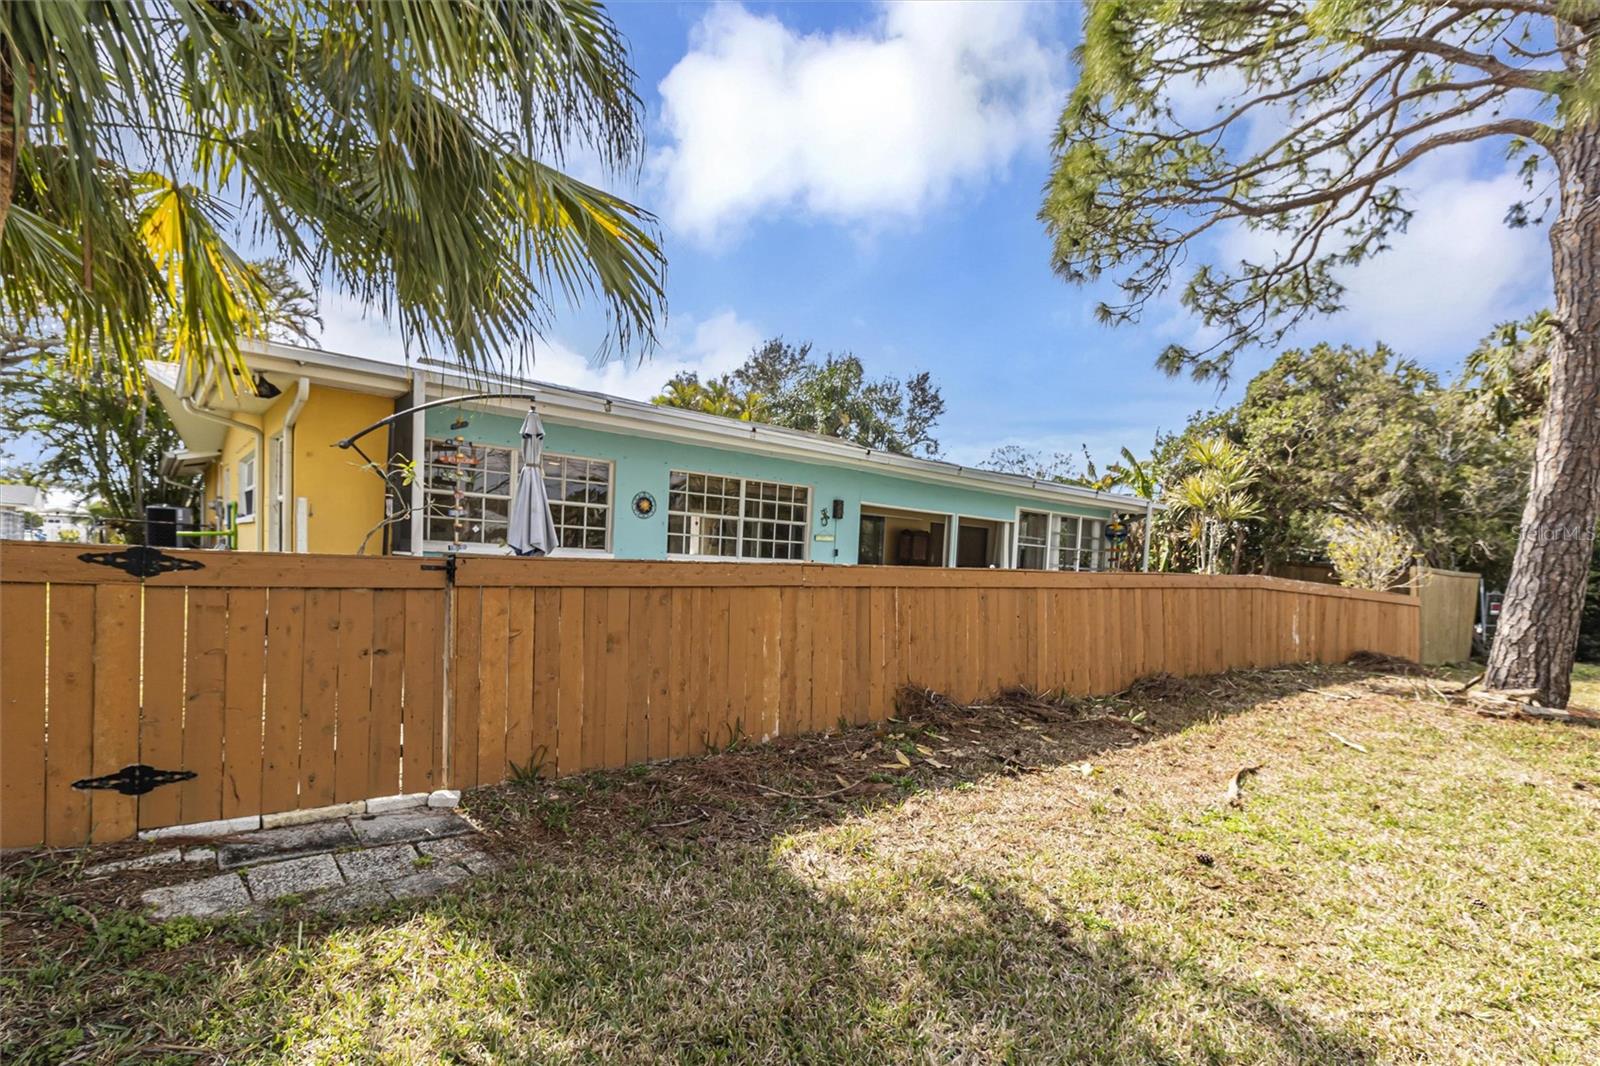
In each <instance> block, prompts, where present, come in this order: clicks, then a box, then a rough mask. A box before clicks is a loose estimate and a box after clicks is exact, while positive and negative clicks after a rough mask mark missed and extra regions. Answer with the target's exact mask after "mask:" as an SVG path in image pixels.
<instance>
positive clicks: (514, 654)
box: [505, 589, 538, 771]
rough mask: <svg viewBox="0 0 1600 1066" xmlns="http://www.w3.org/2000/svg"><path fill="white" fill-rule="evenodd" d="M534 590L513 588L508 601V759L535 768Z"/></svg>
mask: <svg viewBox="0 0 1600 1066" xmlns="http://www.w3.org/2000/svg"><path fill="white" fill-rule="evenodd" d="M533 612H534V590H533V589H511V590H510V594H509V597H508V599H507V602H506V641H507V643H506V730H505V738H506V746H505V760H506V764H507V766H508V767H509V766H510V765H511V764H512V763H515V764H516V765H517V766H518V767H520V768H522V769H523V770H525V771H527V770H531V769H532V768H533V767H534V766H535V765H536V764H537V760H535V759H534V758H533V734H534V725H533V719H534V713H533V672H534V669H535V666H534V659H535V657H536V656H537V655H538V628H537V625H538V623H537V621H536V619H535V617H534V613H533Z"/></svg>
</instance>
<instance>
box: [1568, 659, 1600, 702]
mask: <svg viewBox="0 0 1600 1066" xmlns="http://www.w3.org/2000/svg"><path fill="white" fill-rule="evenodd" d="M1572 702H1573V703H1580V704H1582V705H1583V706H1585V707H1592V708H1594V709H1596V710H1600V663H1579V664H1578V665H1577V666H1575V667H1573V668H1572Z"/></svg>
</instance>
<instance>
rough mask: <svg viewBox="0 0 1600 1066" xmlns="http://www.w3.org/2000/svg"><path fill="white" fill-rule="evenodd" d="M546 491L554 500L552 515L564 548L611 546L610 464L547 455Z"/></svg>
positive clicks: (598, 549)
mask: <svg viewBox="0 0 1600 1066" xmlns="http://www.w3.org/2000/svg"><path fill="white" fill-rule="evenodd" d="M544 490H545V493H546V494H547V495H548V496H549V497H550V514H551V516H552V517H553V518H555V522H556V534H557V537H558V543H559V544H560V545H561V547H563V548H581V549H584V550H586V551H605V550H606V549H607V548H609V547H610V543H609V539H610V528H611V464H610V463H608V462H606V461H605V460H603V459H580V458H578V457H576V456H572V455H550V454H546V455H545V456H544Z"/></svg>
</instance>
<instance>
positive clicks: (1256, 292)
mask: <svg viewBox="0 0 1600 1066" xmlns="http://www.w3.org/2000/svg"><path fill="white" fill-rule="evenodd" d="M1597 31H1600V0H1502V2H1498V3H1497V2H1495V0H1432V2H1428V3H1418V2H1409V0H1372V2H1368V3H1344V2H1338V0H1315V2H1312V3H1304V4H1302V3H1289V2H1282V0H1206V2H1203V3H1201V2H1194V3H1187V2H1186V3H1171V2H1169V0H1094V2H1091V3H1090V4H1089V5H1088V7H1087V14H1086V16H1085V20H1084V37H1083V44H1082V45H1081V46H1080V48H1079V50H1078V58H1079V63H1080V77H1079V80H1078V84H1077V85H1076V87H1075V88H1074V90H1073V93H1072V95H1071V98H1070V99H1069V101H1068V103H1067V106H1066V108H1065V110H1064V112H1063V114H1062V117H1061V122H1060V126H1059V129H1058V132H1057V135H1056V139H1055V150H1056V162H1055V166H1054V168H1053V170H1052V174H1051V178H1050V181H1049V184H1048V185H1047V188H1046V195H1045V202H1044V205H1043V208H1042V210H1041V218H1042V219H1043V220H1044V222H1045V224H1046V226H1047V228H1048V231H1049V233H1050V235H1051V237H1052V239H1053V241H1054V249H1053V256H1052V258H1053V263H1054V265H1055V268H1056V270H1057V271H1058V272H1059V273H1060V274H1061V275H1062V276H1063V277H1065V278H1067V279H1068V280H1070V281H1073V282H1082V281H1089V280H1092V279H1095V278H1098V277H1100V276H1101V275H1102V274H1104V273H1105V272H1107V271H1116V272H1117V274H1118V279H1117V280H1118V287H1119V290H1120V294H1121V295H1120V296H1119V297H1118V299H1117V301H1116V302H1108V303H1105V304H1102V306H1101V307H1100V309H1099V310H1100V314H1101V317H1102V318H1103V319H1104V320H1106V321H1110V322H1122V321H1130V320H1133V319H1135V318H1137V317H1138V315H1139V313H1140V311H1141V310H1142V309H1143V308H1144V307H1145V305H1146V304H1147V303H1148V302H1149V301H1150V300H1151V299H1153V298H1155V297H1157V296H1158V295H1160V294H1162V293H1164V292H1166V291H1167V290H1168V289H1169V288H1170V286H1171V285H1172V284H1174V282H1176V281H1178V280H1179V279H1178V278H1177V271H1178V270H1179V269H1180V267H1181V266H1182V264H1184V263H1185V262H1188V261H1195V262H1197V263H1198V264H1199V265H1198V266H1196V267H1195V268H1194V270H1193V271H1192V273H1190V274H1189V276H1188V277H1187V279H1184V280H1183V281H1182V300H1183V302H1184V304H1185V305H1186V306H1188V307H1189V308H1190V309H1191V310H1193V311H1194V312H1195V313H1196V314H1197V315H1198V316H1199V317H1200V318H1201V320H1202V321H1203V323H1204V324H1205V325H1206V326H1207V327H1209V328H1210V330H1211V331H1212V334H1213V335H1214V336H1215V337H1216V340H1215V341H1214V342H1212V343H1210V344H1208V345H1206V346H1204V347H1202V348H1200V349H1199V350H1190V349H1187V348H1184V347H1181V346H1172V347H1169V348H1168V349H1167V350H1166V351H1165V352H1164V353H1163V354H1162V356H1161V359H1160V364H1161V365H1162V366H1163V367H1165V368H1166V369H1167V370H1169V371H1171V372H1177V371H1179V370H1182V369H1189V370H1191V371H1192V372H1193V373H1195V374H1196V375H1197V376H1201V377H1205V376H1214V375H1224V376H1225V375H1226V374H1227V373H1228V371H1229V369H1230V367H1231V364H1232V360H1233V357H1234V355H1235V354H1236V353H1237V352H1239V351H1240V350H1242V349H1243V348H1244V347H1246V346H1247V345H1251V344H1255V343H1258V342H1265V343H1268V344H1272V343H1276V342H1277V341H1278V340H1280V339H1282V337H1283V336H1284V333H1285V331H1286V330H1288V329H1289V328H1291V327H1292V326H1293V325H1294V324H1295V323H1297V322H1299V321H1300V320H1301V319H1302V318H1304V317H1305V316H1307V315H1309V314H1313V313H1319V312H1329V311H1333V310H1335V309H1337V308H1338V307H1339V306H1340V303H1341V301H1342V297H1343V293H1344V288H1343V285H1342V283H1341V281H1340V277H1339V271H1340V268H1342V267H1347V266H1349V265H1352V264H1355V263H1359V262H1361V261H1362V260H1365V259H1367V258H1369V257H1371V256H1373V255H1376V254H1378V253H1379V252H1381V251H1382V250H1383V249H1384V248H1386V247H1387V245H1388V242H1389V239H1390V238H1391V237H1392V236H1393V235H1394V234H1395V233H1397V232H1399V231H1400V230H1401V229H1403V228H1404V226H1405V224H1406V222H1407V220H1408V219H1409V217H1410V209H1409V208H1408V207H1407V205H1406V200H1405V197H1404V190H1403V188H1402V186H1401V182H1402V181H1403V180H1404V178H1405V176H1406V174H1407V172H1408V168H1410V167H1412V166H1413V164H1415V163H1417V162H1418V161H1419V160H1422V159H1424V158H1427V157H1429V156H1431V155H1433V154H1434V153H1437V152H1439V151H1442V150H1445V149H1448V148H1451V147H1452V146H1456V145H1464V144H1471V143H1473V142H1477V141H1489V140H1494V141H1498V142H1500V143H1501V144H1502V145H1504V146H1505V147H1506V148H1507V150H1508V152H1509V153H1510V155H1512V156H1517V157H1520V158H1521V162H1520V168H1521V174H1522V175H1523V177H1524V178H1525V179H1526V181H1527V188H1528V190H1529V196H1528V198H1527V199H1526V200H1525V201H1522V202H1518V203H1515V204H1512V205H1509V206H1508V211H1507V219H1508V221H1509V222H1511V223H1512V224H1521V223H1526V222H1529V221H1532V220H1534V219H1535V218H1536V217H1539V216H1541V215H1542V212H1543V209H1544V203H1550V204H1551V205H1553V210H1554V212H1555V215H1554V222H1553V225H1552V226H1551V230H1550V244H1551V251H1552V267H1553V275H1554V281H1555V307H1554V311H1553V313H1552V328H1551V330H1550V338H1551V341H1550V394H1549V399H1548V402H1547V403H1546V405H1545V411H1544V415H1543V421H1542V423H1541V428H1540V432H1539V438H1538V444H1537V447H1536V454H1535V460H1534V475H1533V477H1532V479H1531V482H1530V485H1531V489H1530V491H1529V493H1528V499H1527V504H1526V508H1525V513H1524V516H1523V523H1522V526H1523V535H1522V536H1520V537H1519V539H1518V543H1517V550H1516V556H1515V560H1514V563H1513V571H1512V577H1511V581H1510V583H1509V585H1508V587H1507V594H1506V603H1505V611H1504V613H1503V614H1502V616H1501V623H1500V633H1499V637H1498V639H1497V640H1496V642H1495V646H1494V652H1493V656H1492V658H1491V661H1490V664H1489V671H1488V678H1487V683H1488V684H1489V685H1491V686H1494V687H1497V688H1534V689H1537V690H1538V692H1539V695H1540V698H1541V699H1542V700H1543V701H1544V702H1546V703H1550V704H1554V705H1564V704H1565V702H1566V699H1567V695H1568V685H1569V675H1570V672H1571V667H1572V657H1573V649H1574V646H1575V644H1576V641H1577V634H1578V622H1579V613H1580V611H1581V609H1582V605H1583V599H1584V585H1585V580H1586V578H1587V576H1588V564H1589V559H1590V555H1591V551H1592V546H1593V540H1594V529H1595V524H1596V521H1597V518H1600V289H1597V288H1596V286H1595V285H1594V278H1595V276H1596V274H1597V273H1600V122H1597V117H1600V109H1597V105H1600V75H1597V73H1596V72H1595V71H1594V70H1593V69H1592V67H1591V59H1592V54H1591V53H1592V48H1593V44H1594V39H1595V34H1596V32H1597ZM1200 86H1203V87H1204V89H1205V91H1207V92H1214V93H1216V94H1217V96H1218V97H1219V98H1220V101H1221V102H1220V103H1219V104H1218V105H1217V107H1216V110H1215V112H1214V114H1213V115H1210V116H1208V117H1206V118H1203V119H1199V120H1193V121H1191V120H1190V119H1189V118H1188V117H1187V116H1186V114H1185V111H1186V107H1185V102H1186V100H1189V99H1192V98H1193V97H1194V95H1195V90H1196V88H1197V87H1200ZM1547 170H1553V175H1551V176H1550V177H1549V178H1548V179H1547V177H1546V175H1545V171H1547ZM1547 180H1548V184H1545V183H1546V181H1547ZM1545 190H1548V196H1546V195H1545ZM1541 201H1543V202H1541ZM1238 230H1244V231H1249V232H1253V233H1254V234H1255V238H1254V239H1253V240H1252V241H1250V242H1249V243H1250V245H1251V246H1252V247H1256V248H1259V249H1261V251H1260V252H1258V253H1254V254H1251V255H1249V256H1248V257H1246V258H1244V259H1243V260H1242V261H1239V262H1237V263H1234V264H1231V265H1227V266H1224V265H1220V264H1218V263H1215V262H1209V261H1207V256H1206V254H1205V249H1204V248H1203V247H1202V246H1201V245H1200V244H1198V243H1197V241H1198V240H1199V239H1200V238H1202V237H1204V236H1206V235H1207V234H1212V235H1215V236H1224V235H1228V234H1230V233H1233V232H1236V231H1238Z"/></svg>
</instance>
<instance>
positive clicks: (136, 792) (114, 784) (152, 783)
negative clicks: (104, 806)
mask: <svg viewBox="0 0 1600 1066" xmlns="http://www.w3.org/2000/svg"><path fill="white" fill-rule="evenodd" d="M194 776H195V772H194V771H193V770H157V769H156V768H155V767H154V766H146V765H145V764H144V763H142V762H141V763H135V764H134V765H132V766H124V767H123V768H122V769H120V770H118V771H117V772H116V773H114V774H106V775H105V776H104V777H86V778H84V779H83V780H82V781H74V782H73V783H72V787H73V788H86V789H87V788H98V789H107V790H110V791H116V792H120V793H122V794H123V795H124V796H142V795H144V794H145V793H146V792H149V791H150V790H152V789H156V788H160V787H161V786H162V785H173V784H177V783H178V782H179V781H188V780H190V779H191V778H193V777H194Z"/></svg>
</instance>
